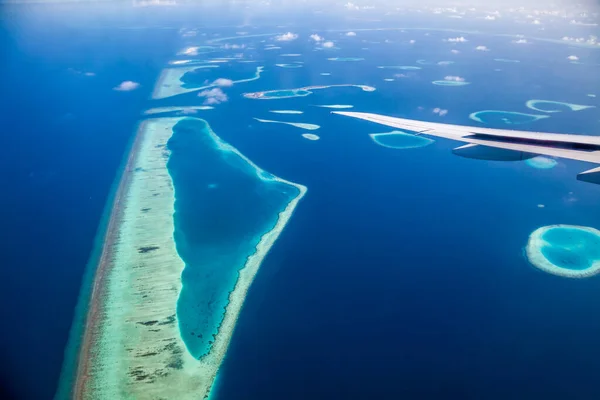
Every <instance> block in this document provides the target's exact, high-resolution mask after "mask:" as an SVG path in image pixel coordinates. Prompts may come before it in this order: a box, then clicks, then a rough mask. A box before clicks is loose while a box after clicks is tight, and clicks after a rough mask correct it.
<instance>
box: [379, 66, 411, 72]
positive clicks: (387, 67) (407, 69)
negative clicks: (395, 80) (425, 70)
mask: <svg viewBox="0 0 600 400" xmlns="http://www.w3.org/2000/svg"><path fill="white" fill-rule="evenodd" d="M377 68H380V69H400V70H403V71H416V70H419V69H421V67H416V66H414V65H381V66H379V67H377Z"/></svg>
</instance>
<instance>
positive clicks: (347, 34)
mask: <svg viewBox="0 0 600 400" xmlns="http://www.w3.org/2000/svg"><path fill="white" fill-rule="evenodd" d="M346 36H356V32H348V33H346Z"/></svg>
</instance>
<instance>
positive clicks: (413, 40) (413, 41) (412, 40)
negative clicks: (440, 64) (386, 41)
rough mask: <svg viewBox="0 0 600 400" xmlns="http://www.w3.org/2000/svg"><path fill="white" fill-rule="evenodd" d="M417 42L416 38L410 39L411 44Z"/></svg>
mask: <svg viewBox="0 0 600 400" xmlns="http://www.w3.org/2000/svg"><path fill="white" fill-rule="evenodd" d="M416 42H417V41H416V40H415V39H411V40H409V41H408V43H410V44H415V43H416Z"/></svg>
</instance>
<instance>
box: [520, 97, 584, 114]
mask: <svg viewBox="0 0 600 400" xmlns="http://www.w3.org/2000/svg"><path fill="white" fill-rule="evenodd" d="M525 106H527V108H531V109H532V110H536V111H541V112H545V113H556V112H561V111H563V110H564V108H567V109H569V110H571V111H581V110H586V109H588V108H594V107H595V106H586V105H582V104H573V103H564V102H562V101H552V100H535V99H534V100H529V101H527V102H526V103H525ZM544 106H550V107H554V108H553V109H552V108H551V109H547V108H544ZM540 107H541V108H540Z"/></svg>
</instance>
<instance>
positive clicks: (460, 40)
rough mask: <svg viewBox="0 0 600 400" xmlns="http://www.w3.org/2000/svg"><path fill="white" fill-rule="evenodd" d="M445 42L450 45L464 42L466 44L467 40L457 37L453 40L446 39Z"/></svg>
mask: <svg viewBox="0 0 600 400" xmlns="http://www.w3.org/2000/svg"><path fill="white" fill-rule="evenodd" d="M445 41H446V42H450V43H464V42H468V40H467V39H465V37H464V36H459V37H455V38H448V39H446V40H445Z"/></svg>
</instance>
